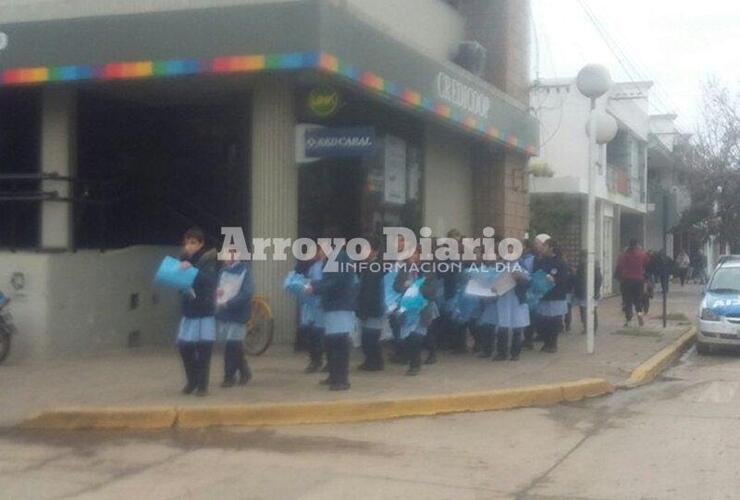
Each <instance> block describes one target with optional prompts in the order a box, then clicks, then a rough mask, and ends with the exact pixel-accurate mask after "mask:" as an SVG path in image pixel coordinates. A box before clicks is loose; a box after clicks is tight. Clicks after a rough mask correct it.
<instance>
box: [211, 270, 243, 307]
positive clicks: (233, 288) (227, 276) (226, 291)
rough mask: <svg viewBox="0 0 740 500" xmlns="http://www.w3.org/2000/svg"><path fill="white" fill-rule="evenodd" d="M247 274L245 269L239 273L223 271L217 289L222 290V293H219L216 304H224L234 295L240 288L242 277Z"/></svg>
mask: <svg viewBox="0 0 740 500" xmlns="http://www.w3.org/2000/svg"><path fill="white" fill-rule="evenodd" d="M246 274H247V272H246V271H244V272H243V273H241V274H234V273H223V274H222V275H221V279H220V280H219V282H218V289H219V290H221V291H222V293H220V294H219V296H218V298H217V300H216V304H217V305H220V306H222V305H224V304H226V303H227V302H228V301H230V300H231V299H233V298H234V297H236V294H238V293H239V290H241V289H242V284H243V283H244V277H245V275H246Z"/></svg>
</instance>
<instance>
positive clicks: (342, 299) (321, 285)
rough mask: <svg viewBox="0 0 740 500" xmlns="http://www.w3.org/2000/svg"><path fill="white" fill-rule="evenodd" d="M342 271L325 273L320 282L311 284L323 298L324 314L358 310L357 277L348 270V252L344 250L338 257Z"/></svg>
mask: <svg viewBox="0 0 740 500" xmlns="http://www.w3.org/2000/svg"><path fill="white" fill-rule="evenodd" d="M336 260H337V264H338V265H339V266H340V269H339V270H337V271H336V272H327V271H324V274H323V275H322V276H321V279H320V280H314V281H312V282H311V286H312V287H313V289H314V293H316V295H319V296H320V297H321V308H322V309H323V310H324V312H336V311H352V312H354V311H355V310H357V289H358V286H357V275H356V274H355V273H354V272H353V271H351V270H349V269H347V268H346V265H347V264H348V263H349V262H350V258H349V256H348V255H347V252H346V251H344V250H342V251H341V252H340V253H339V255H337V259H336Z"/></svg>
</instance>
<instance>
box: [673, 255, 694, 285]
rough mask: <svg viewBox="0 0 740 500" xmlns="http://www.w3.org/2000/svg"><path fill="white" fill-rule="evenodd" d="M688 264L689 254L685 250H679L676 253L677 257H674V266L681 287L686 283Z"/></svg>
mask: <svg viewBox="0 0 740 500" xmlns="http://www.w3.org/2000/svg"><path fill="white" fill-rule="evenodd" d="M690 265H691V259H690V258H689V254H687V253H686V250H681V252H680V253H679V254H678V257H676V266H677V268H678V278H679V280H680V281H681V286H682V287H683V286H684V284H685V283H686V278H687V277H688V274H689V266H690Z"/></svg>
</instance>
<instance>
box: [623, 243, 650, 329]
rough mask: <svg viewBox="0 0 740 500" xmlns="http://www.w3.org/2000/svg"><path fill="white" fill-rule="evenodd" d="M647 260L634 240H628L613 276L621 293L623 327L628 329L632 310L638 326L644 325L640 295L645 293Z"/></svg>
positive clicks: (646, 256) (645, 254)
mask: <svg viewBox="0 0 740 500" xmlns="http://www.w3.org/2000/svg"><path fill="white" fill-rule="evenodd" d="M648 260H649V259H648V255H647V253H645V252H644V251H643V250H642V247H641V246H640V244H639V243H638V242H637V240H635V239H632V240H630V244H629V247H627V250H625V251H624V252H623V253H622V255H620V256H619V261H618V262H617V269H616V272H615V274H616V277H617V279H618V280H619V283H620V286H621V291H622V304H623V309H624V317H625V323H624V326H625V327H629V326H630V323H631V322H632V316H633V312H632V310H633V309H634V311H635V312H636V313H637V322H638V323H639V324H640V326H642V325H643V324H644V323H645V320H644V317H643V315H644V311H643V301H642V295H643V293H645V266H647V263H648Z"/></svg>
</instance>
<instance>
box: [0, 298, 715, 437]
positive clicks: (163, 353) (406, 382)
mask: <svg viewBox="0 0 740 500" xmlns="http://www.w3.org/2000/svg"><path fill="white" fill-rule="evenodd" d="M699 300H700V296H699V287H698V286H686V287H685V288H684V289H680V288H678V287H674V290H673V291H672V293H671V295H670V296H669V306H668V312H669V315H670V314H684V315H685V316H686V317H687V318H688V321H686V320H683V321H681V320H679V321H676V320H674V321H670V322H669V324H668V328H666V329H665V330H663V328H662V324H661V321H660V319H659V315H660V313H661V307H660V302H659V297H656V301H655V302H654V304H653V305H652V308H651V313H650V315H649V318H648V321H647V322H646V325H645V327H643V328H642V329H634V330H624V329H623V322H624V320H623V318H622V315H621V311H620V307H621V304H620V299H619V298H618V297H616V298H611V299H607V300H604V301H603V302H602V304H601V307H600V329H599V334H598V335H597V337H596V354H594V355H592V356H589V355H586V354H585V345H586V339H585V337H584V336H583V335H581V333H580V331H581V325H580V321H579V318H578V314H577V312H576V310H575V309H574V312H575V313H576V314H575V317H574V321H573V332H572V333H570V334H565V335H563V336H561V342H560V350H559V352H558V353H557V354H545V353H541V352H539V350H535V351H532V352H528V351H525V352H524V353H523V354H522V358H521V360H520V361H518V362H511V361H506V362H498V363H493V362H491V361H490V360H482V359H478V358H476V357H475V355H473V354H469V355H452V354H448V353H441V354H440V356H439V362H438V363H437V364H436V365H432V366H424V367H423V368H422V373H421V374H420V375H419V376H417V377H406V376H404V372H405V370H406V367H405V366H398V365H390V364H389V365H388V366H387V369H386V371H384V372H380V373H363V372H359V371H357V370H355V369H354V367H355V366H356V365H357V364H359V363H360V358H361V354H360V352H359V350H355V351H354V352H353V359H352V367H353V370H352V372H351V375H350V378H351V383H352V389H351V390H350V391H347V392H340V393H337V392H330V391H328V390H327V389H326V388H325V387H321V386H319V385H318V381H319V380H320V379H321V378H323V377H324V376H325V375H324V374H316V375H306V374H304V373H303V368H304V367H305V365H306V355H305V354H303V353H293V352H292V350H291V349H289V348H288V347H287V346H273V347H272V348H271V349H270V351H268V353H267V354H265V355H263V356H262V357H259V358H251V359H250V360H249V362H250V365H251V368H252V371H253V373H254V378H253V380H252V381H251V382H250V384H249V385H248V386H247V387H235V388H231V389H221V388H220V387H219V384H220V381H221V374H222V359H221V353H220V351H216V352H215V353H214V358H213V362H212V367H211V393H210V395H209V396H208V397H206V398H196V397H194V396H183V395H181V394H180V389H181V387H182V385H183V374H182V367H181V365H180V360H179V356H178V355H177V352H176V350H175V349H174V347H173V348H172V349H158V350H152V349H133V350H130V351H126V352H122V353H118V354H111V355H105V356H96V357H91V358H85V359H76V360H65V361H59V362H50V363H46V364H35V365H13V364H12V363H11V364H10V365H8V366H1V367H0V427H6V426H11V425H15V424H17V423H19V422H20V421H21V420H22V419H24V418H26V417H28V416H30V415H32V414H34V413H37V412H40V411H43V410H47V409H50V408H58V407H72V406H74V407H80V406H95V407H101V406H119V407H120V406H125V407H141V406H150V405H151V406H191V407H199V406H209V405H228V404H249V403H296V402H306V401H333V400H348V399H370V400H372V399H381V398H382V399H394V398H407V397H418V396H430V395H438V394H450V393H467V392H479V391H490V390H495V389H505V388H513V387H521V386H528V385H539V384H551V383H555V382H566V381H574V380H578V379H585V378H603V379H605V380H607V381H609V382H611V383H612V384H618V383H620V382H622V381H624V380H625V379H626V378H628V377H629V375H630V373H631V372H632V370H633V369H635V368H636V367H637V366H638V365H639V364H640V363H642V362H643V361H645V360H647V359H648V358H650V357H651V356H652V355H653V354H655V353H656V352H658V351H659V350H660V349H662V348H664V347H665V346H666V345H668V344H669V343H671V342H672V341H673V340H675V339H677V338H678V337H679V336H680V335H681V334H682V333H684V332H685V331H686V330H687V329H688V328H689V326H690V322H692V321H693V319H692V318H693V315H695V311H696V307H697V305H698V302H699ZM669 317H670V316H669Z"/></svg>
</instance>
